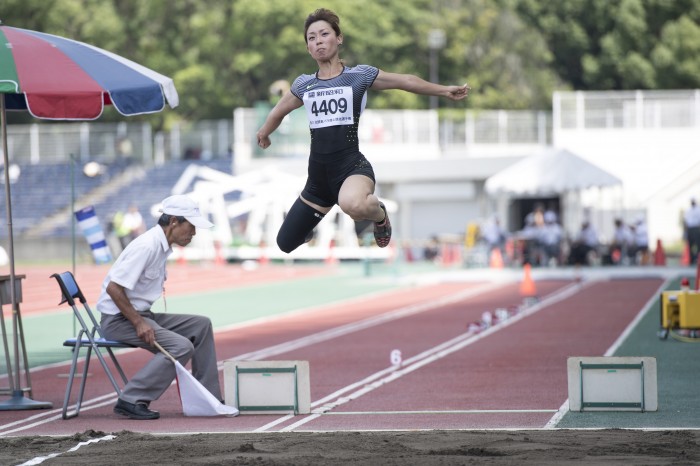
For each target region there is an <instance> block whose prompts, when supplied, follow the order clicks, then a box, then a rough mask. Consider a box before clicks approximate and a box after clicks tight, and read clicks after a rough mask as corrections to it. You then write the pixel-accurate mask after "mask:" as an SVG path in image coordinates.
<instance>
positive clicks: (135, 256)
mask: <svg viewBox="0 0 700 466" xmlns="http://www.w3.org/2000/svg"><path fill="white" fill-rule="evenodd" d="M172 252H173V249H172V248H171V247H170V245H169V244H168V240H167V238H166V237H165V232H164V231H163V228H162V227H161V226H159V225H156V226H154V227H153V228H151V229H150V230H148V231H146V232H145V233H143V234H142V235H140V236H138V237H137V238H136V239H134V240H133V241H132V242H131V243H129V245H128V246H127V247H126V248H125V249H124V251H122V253H121V254H120V255H119V257H118V258H117V261H116V262H115V263H114V265H112V268H111V269H109V272H108V273H107V277H105V279H104V282H103V283H102V292H101V294H100V297H99V299H98V300H97V310H98V311H100V312H102V313H104V314H119V313H120V312H121V311H120V310H119V308H118V307H117V305H116V304H115V303H114V301H112V298H111V297H110V296H109V294H108V293H107V285H109V282H114V283H116V284H117V285H121V286H123V287H124V289H125V291H126V296H127V297H128V298H129V301H130V302H131V304H132V306H134V309H136V310H137V311H146V310H148V309H150V308H151V306H152V305H153V303H154V302H155V301H156V300H157V299H158V298H160V296H161V295H162V294H163V285H164V283H165V280H166V279H167V272H166V269H165V265H166V262H167V260H168V256H169V255H170V254H171V253H172Z"/></svg>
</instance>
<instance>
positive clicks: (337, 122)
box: [291, 65, 379, 161]
mask: <svg viewBox="0 0 700 466" xmlns="http://www.w3.org/2000/svg"><path fill="white" fill-rule="evenodd" d="M378 74H379V70H378V69H377V68H375V67H374V66H369V65H358V66H355V67H343V71H342V73H340V75H338V76H336V77H334V78H331V79H319V78H318V76H317V73H315V74H302V75H301V76H299V77H298V78H296V79H295V80H294V83H293V84H292V87H291V91H292V94H294V95H295V96H296V97H298V98H299V99H300V100H301V101H302V102H304V107H305V108H306V115H307V117H308V118H309V129H310V130H311V159H314V160H319V161H324V160H326V161H331V160H333V159H336V158H338V157H333V156H332V155H330V154H334V153H341V154H345V153H347V151H348V150H357V151H359V141H358V137H357V128H358V127H359V125H360V114H361V113H362V111H363V110H364V109H365V104H366V103H367V89H369V87H370V86H371V85H372V83H373V82H374V80H375V79H376V77H377V75H378ZM324 155H325V157H324ZM338 155H340V154H338Z"/></svg>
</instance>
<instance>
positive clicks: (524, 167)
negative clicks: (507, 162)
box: [485, 149, 622, 197]
mask: <svg viewBox="0 0 700 466" xmlns="http://www.w3.org/2000/svg"><path fill="white" fill-rule="evenodd" d="M620 184H622V181H621V180H620V179H619V178H617V177H616V176H614V175H612V174H610V173H608V172H606V171H605V170H603V169H602V168H600V167H598V166H597V165H594V164H592V163H590V162H588V161H586V160H584V159H582V158H581V157H579V156H578V155H576V154H574V153H572V152H569V151H568V150H566V149H550V150H547V151H545V152H542V153H540V154H536V155H532V156H529V157H527V158H524V159H522V160H520V161H518V162H516V163H514V164H513V165H511V166H509V167H507V168H505V169H504V170H501V171H500V172H498V173H496V174H495V175H493V176H491V177H490V178H488V179H487V180H486V185H485V189H486V192H488V193H489V194H508V195H511V196H533V197H538V196H541V197H546V196H553V195H560V194H564V193H567V192H571V191H580V190H583V189H587V188H594V187H599V188H602V187H607V186H616V185H620Z"/></svg>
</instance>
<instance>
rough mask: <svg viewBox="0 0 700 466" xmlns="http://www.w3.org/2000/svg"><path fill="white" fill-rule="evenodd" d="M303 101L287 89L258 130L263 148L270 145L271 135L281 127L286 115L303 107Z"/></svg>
mask: <svg viewBox="0 0 700 466" xmlns="http://www.w3.org/2000/svg"><path fill="white" fill-rule="evenodd" d="M302 104H303V102H302V101H301V100H299V99H298V98H297V96H295V95H294V94H292V92H291V91H287V92H286V93H285V94H284V95H283V96H282V98H281V99H280V100H279V102H277V105H275V106H274V107H273V108H272V110H270V113H269V114H268V115H267V118H266V119H265V123H263V125H262V126H261V127H260V129H259V130H258V134H257V136H258V146H260V147H262V148H263V149H267V148H268V147H270V144H272V143H271V142H270V135H271V134H272V133H273V132H274V131H275V130H276V129H277V128H279V126H280V124H281V123H282V120H283V119H284V117H286V116H287V115H289V114H290V113H291V112H292V111H293V110H296V109H297V108H299V107H301V106H302Z"/></svg>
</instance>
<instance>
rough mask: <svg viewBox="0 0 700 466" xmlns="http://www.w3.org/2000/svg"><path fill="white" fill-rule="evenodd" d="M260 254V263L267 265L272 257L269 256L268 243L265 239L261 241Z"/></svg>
mask: <svg viewBox="0 0 700 466" xmlns="http://www.w3.org/2000/svg"><path fill="white" fill-rule="evenodd" d="M259 249H260V254H259V256H258V264H259V265H267V264H269V263H270V258H269V257H267V243H266V242H265V241H260V246H259Z"/></svg>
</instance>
